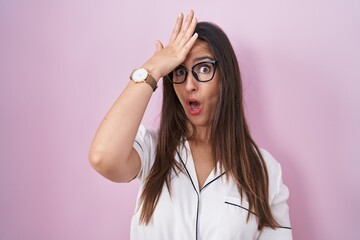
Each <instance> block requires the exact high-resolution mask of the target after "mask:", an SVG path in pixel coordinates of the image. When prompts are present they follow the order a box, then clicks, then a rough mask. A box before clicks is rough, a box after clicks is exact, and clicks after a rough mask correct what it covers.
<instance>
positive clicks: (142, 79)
mask: <svg viewBox="0 0 360 240" xmlns="http://www.w3.org/2000/svg"><path fill="white" fill-rule="evenodd" d="M130 79H131V80H132V81H133V82H135V83H147V84H149V85H150V86H151V88H152V89H153V91H154V92H155V90H156V88H157V82H156V80H155V79H154V78H153V77H152V76H151V75H150V73H149V72H148V71H147V70H146V69H145V68H138V69H135V70H134V71H132V73H131V74H130Z"/></svg>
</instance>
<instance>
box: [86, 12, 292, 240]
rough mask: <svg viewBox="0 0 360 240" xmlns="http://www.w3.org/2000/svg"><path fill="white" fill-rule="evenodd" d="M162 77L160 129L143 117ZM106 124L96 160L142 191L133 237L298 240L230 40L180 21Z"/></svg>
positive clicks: (109, 174)
mask: <svg viewBox="0 0 360 240" xmlns="http://www.w3.org/2000/svg"><path fill="white" fill-rule="evenodd" d="M161 77H164V79H163V85H164V92H163V106H162V115H161V122H160V128H159V130H158V131H153V130H148V129H146V128H145V127H144V126H141V125H140V123H141V120H142V117H143V114H144V112H145V109H146V106H147V104H148V102H149V99H150V97H151V95H152V93H153V91H155V89H156V87H157V81H158V80H159V79H160V78H161ZM130 78H131V80H132V81H130V83H129V84H128V86H127V87H126V88H125V90H124V91H123V93H122V94H121V95H120V97H119V98H118V99H117V100H116V102H115V103H114V105H113V106H112V108H111V109H110V111H109V112H108V113H107V115H106V116H105V118H104V120H103V121H102V123H101V124H100V126H99V128H98V131H97V133H96V136H95V138H94V141H93V144H92V146H91V150H90V162H91V164H92V165H93V166H94V168H95V169H96V170H97V171H98V172H99V173H101V174H102V175H103V176H105V177H106V178H108V179H110V180H112V181H115V182H128V181H131V180H132V179H134V178H135V177H137V178H138V179H139V180H140V183H141V185H140V191H139V196H138V201H137V209H136V211H135V214H134V216H133V218H132V223H131V239H152V240H153V239H172V240H174V239H179V240H180V239H181V240H184V239H206V240H209V239H217V240H218V239H277V240H281V239H292V233H291V228H290V222H289V215H288V205H287V203H286V201H287V199H288V190H287V187H286V186H285V185H284V184H283V183H282V179H281V167H280V165H279V164H278V163H277V162H276V161H275V160H274V159H273V158H272V156H271V155H270V154H269V153H268V152H266V151H265V150H261V149H259V148H258V147H257V146H256V144H255V142H254V141H253V140H252V138H251V136H250V134H249V130H248V127H247V123H246V121H245V117H244V110H243V103H242V87H241V79H240V71H239V68H238V62H237V59H236V56H235V53H234V51H233V48H232V46H231V44H230V42H229V40H228V38H227V36H226V34H225V33H224V32H223V31H222V30H221V29H220V28H219V27H217V26H216V25H213V24H210V23H197V20H196V18H195V17H194V13H193V12H192V11H191V12H190V13H189V14H188V16H187V17H186V19H185V21H184V22H183V15H182V14H180V15H179V16H178V19H177V22H176V24H175V27H174V30H173V32H172V34H171V37H170V41H169V44H168V46H166V47H163V45H162V44H161V42H159V41H157V42H156V52H155V53H154V55H153V56H152V57H151V58H150V59H149V60H148V61H147V62H146V63H145V64H144V65H143V66H142V68H140V69H136V70H134V71H133V72H132V74H131V76H130Z"/></svg>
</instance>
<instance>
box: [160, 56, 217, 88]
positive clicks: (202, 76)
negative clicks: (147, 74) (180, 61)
mask: <svg viewBox="0 0 360 240" xmlns="http://www.w3.org/2000/svg"><path fill="white" fill-rule="evenodd" d="M216 66H217V61H216V60H209V61H204V62H199V63H197V64H195V65H194V66H193V67H192V68H191V69H186V68H185V66H183V65H180V66H178V67H177V68H175V69H174V70H173V71H172V72H171V73H169V74H168V75H167V79H168V80H169V81H170V82H172V83H174V84H180V83H183V82H185V80H186V78H187V75H188V72H189V71H191V73H192V75H193V76H194V78H195V79H196V80H197V81H199V82H208V81H210V80H212V79H213V78H214V75H215V71H216Z"/></svg>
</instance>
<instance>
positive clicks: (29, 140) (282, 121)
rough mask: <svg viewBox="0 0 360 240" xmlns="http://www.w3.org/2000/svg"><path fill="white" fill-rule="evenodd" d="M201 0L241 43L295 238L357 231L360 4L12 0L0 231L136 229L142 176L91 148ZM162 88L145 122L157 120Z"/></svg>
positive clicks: (0, 150) (255, 113)
mask: <svg viewBox="0 0 360 240" xmlns="http://www.w3.org/2000/svg"><path fill="white" fill-rule="evenodd" d="M189 9H194V10H195V11H196V13H197V16H198V19H199V20H201V21H205V20H206V21H213V22H215V23H217V24H218V25H220V26H221V27H222V28H223V29H224V30H225V31H226V32H227V33H228V36H229V38H230V40H231V41H232V43H233V45H234V48H235V50H236V53H237V55H238V58H239V61H240V67H241V69H242V74H243V78H244V85H245V96H246V108H247V113H248V119H249V122H250V125H251V129H252V133H253V135H254V137H255V138H256V140H257V141H258V143H259V144H260V145H261V146H262V147H264V148H266V149H267V150H269V151H270V152H271V153H272V154H273V155H274V156H275V157H276V158H277V159H278V161H279V162H280V163H281V164H282V166H283V171H284V181H285V182H286V184H287V185H288V186H289V188H290V191H291V197H290V201H289V204H290V210H291V220H292V225H293V232H294V238H295V239H324V240H332V239H333V240H339V239H347V240H349V239H350V240H352V239H354V240H355V239H359V234H358V228H359V225H360V207H359V202H360V186H359V185H360V184H359V183H360V179H359V173H358V170H359V167H360V163H359V160H360V159H359V156H360V14H359V12H360V2H359V1H358V0H345V1H344V0H326V1H325V0H324V1H317V0H315V1H306V0H305V1H300V0H297V1H281V0H275V1H246V0H240V1H235V0H234V1H230V0H222V1H177V2H176V3H175V2H174V1H167V0H157V1H131V2H130V1H113V0H108V1H100V0H92V1H88V0H86V1H85V0H78V1H71V0H64V1H46V0H33V1H20V0H0V119H1V120H0V121H1V122H0V123H1V124H0V133H1V134H0V239H1V240H2V239H4V240H8V239H54V240H57V239H59V240H60V239H87V240H95V239H114V240H115V239H128V238H129V228H130V217H131V215H132V212H133V209H134V205H135V196H136V192H137V182H136V181H134V182H132V183H130V184H115V183H112V182H110V181H108V180H106V179H104V178H102V177H101V176H100V175H99V174H97V173H96V172H95V171H94V170H93V169H92V168H91V166H90V165H89V163H88V160H87V154H88V148H89V145H90V142H91V140H92V137H93V135H94V132H95V130H96V128H97V126H98V124H99V122H100V120H101V119H102V117H103V115H104V114H105V112H106V111H107V109H108V108H109V107H110V105H111V104H112V102H113V101H114V100H115V98H116V97H117V96H118V95H119V93H120V92H121V90H122V89H123V88H124V86H125V84H126V83H127V82H128V75H129V73H130V72H131V70H132V69H133V68H135V67H138V66H140V65H141V64H142V63H143V62H144V61H145V60H146V59H147V58H148V57H150V56H151V54H152V53H153V50H154V41H155V40H156V39H160V40H162V41H163V42H167V39H168V36H169V33H170V32H171V30H172V26H173V23H174V21H175V18H176V15H177V14H178V12H180V11H182V12H188V10H189ZM160 103H161V90H160V91H157V92H156V93H155V94H154V96H153V98H152V100H151V103H150V105H149V109H148V111H147V113H146V116H145V119H144V123H145V124H146V125H147V126H156V124H157V122H158V115H159V110H160V109H159V106H160Z"/></svg>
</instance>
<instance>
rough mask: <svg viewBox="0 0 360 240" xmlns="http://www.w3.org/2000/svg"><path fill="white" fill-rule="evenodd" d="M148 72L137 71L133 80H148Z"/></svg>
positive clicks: (143, 70)
mask: <svg viewBox="0 0 360 240" xmlns="http://www.w3.org/2000/svg"><path fill="white" fill-rule="evenodd" d="M147 75H148V72H147V71H146V70H145V69H144V68H139V69H137V70H135V71H134V72H133V74H132V76H131V79H132V80H134V81H135V82H142V81H144V80H145V79H146V78H147Z"/></svg>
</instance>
